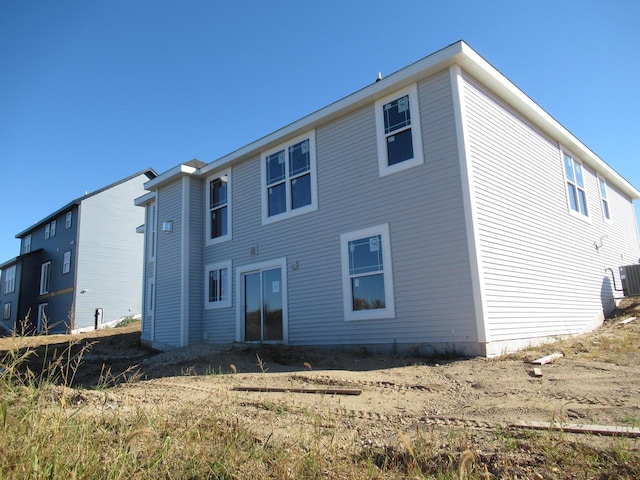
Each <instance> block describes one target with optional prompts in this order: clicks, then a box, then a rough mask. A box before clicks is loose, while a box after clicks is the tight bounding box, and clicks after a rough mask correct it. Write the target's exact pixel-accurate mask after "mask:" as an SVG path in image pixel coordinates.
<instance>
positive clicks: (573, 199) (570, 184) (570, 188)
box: [563, 153, 589, 217]
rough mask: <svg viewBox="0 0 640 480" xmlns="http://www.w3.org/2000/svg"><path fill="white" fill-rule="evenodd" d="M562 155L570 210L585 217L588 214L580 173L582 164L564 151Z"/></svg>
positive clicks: (582, 179) (582, 178)
mask: <svg viewBox="0 0 640 480" xmlns="http://www.w3.org/2000/svg"><path fill="white" fill-rule="evenodd" d="M563 156H564V171H565V176H566V178H567V195H568V197H569V207H570V208H571V210H572V211H574V212H576V213H580V214H582V215H584V216H585V217H587V216H589V211H588V209H587V195H586V193H585V191H584V177H583V175H582V164H581V163H580V162H577V161H575V160H574V159H573V158H571V157H570V156H569V155H567V154H566V153H565V154H563Z"/></svg>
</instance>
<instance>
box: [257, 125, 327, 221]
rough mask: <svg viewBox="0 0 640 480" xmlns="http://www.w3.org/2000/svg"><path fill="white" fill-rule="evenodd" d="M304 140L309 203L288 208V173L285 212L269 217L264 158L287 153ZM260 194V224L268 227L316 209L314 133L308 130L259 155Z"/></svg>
mask: <svg viewBox="0 0 640 480" xmlns="http://www.w3.org/2000/svg"><path fill="white" fill-rule="evenodd" d="M304 140H308V141H309V175H310V180H309V181H310V183H311V203H310V204H309V205H305V206H304V207H299V208H295V209H291V208H290V203H289V202H290V200H291V193H290V186H289V182H290V177H289V175H288V173H287V174H286V175H285V180H284V183H285V188H286V202H287V206H286V210H285V211H284V212H283V213H279V214H277V215H273V216H269V198H268V193H267V192H268V188H267V165H266V158H267V157H268V156H269V155H271V154H273V153H275V152H277V151H279V150H284V151H285V152H286V151H287V148H288V147H290V146H292V145H294V144H296V143H299V142H302V141H304ZM287 159H288V156H287V154H286V153H285V160H284V161H285V169H286V172H288V171H289V166H288V161H287ZM260 192H261V197H262V224H263V225H268V224H270V223H274V222H278V221H280V220H285V219H287V218H291V217H296V216H298V215H302V214H305V213H308V212H313V211H315V210H317V209H318V180H317V175H316V131H315V130H310V131H308V132H306V133H304V134H302V135H299V136H297V137H295V138H292V139H289V140H287V141H286V142H284V143H281V144H280V145H277V146H276V147H273V148H270V149H269V150H265V151H264V152H262V153H261V154H260Z"/></svg>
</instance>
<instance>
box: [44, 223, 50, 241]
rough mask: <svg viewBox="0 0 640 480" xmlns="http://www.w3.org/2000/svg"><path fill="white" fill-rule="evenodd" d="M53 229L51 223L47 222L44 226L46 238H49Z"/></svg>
mask: <svg viewBox="0 0 640 480" xmlns="http://www.w3.org/2000/svg"><path fill="white" fill-rule="evenodd" d="M50 231H51V225H50V224H49V223H47V224H46V225H45V226H44V239H45V240H46V239H47V238H49V233H50Z"/></svg>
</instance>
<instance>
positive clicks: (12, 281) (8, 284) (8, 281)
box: [2, 265, 17, 294]
mask: <svg viewBox="0 0 640 480" xmlns="http://www.w3.org/2000/svg"><path fill="white" fill-rule="evenodd" d="M9 272H11V275H9ZM16 272H17V267H16V265H11V266H10V267H8V268H6V269H4V270H3V271H2V280H3V283H4V285H3V286H2V291H3V293H5V294H6V293H13V292H15V290H16Z"/></svg>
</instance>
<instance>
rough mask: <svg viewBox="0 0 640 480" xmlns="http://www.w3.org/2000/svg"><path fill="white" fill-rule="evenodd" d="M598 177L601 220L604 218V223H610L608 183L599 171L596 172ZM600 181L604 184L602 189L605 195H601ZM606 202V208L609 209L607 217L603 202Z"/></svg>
mask: <svg viewBox="0 0 640 480" xmlns="http://www.w3.org/2000/svg"><path fill="white" fill-rule="evenodd" d="M597 177H598V194H599V195H600V211H601V212H602V220H604V221H605V222H606V223H611V222H612V219H611V217H612V215H611V200H610V199H609V184H608V183H607V180H606V178H604V177H603V176H602V175H600V174H599V173H598V174H597ZM600 182H602V183H603V184H604V191H605V194H606V197H603V196H602V190H601V188H600ZM605 202H606V203H607V208H608V209H609V218H607V216H606V215H605V213H604V203H605Z"/></svg>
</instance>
